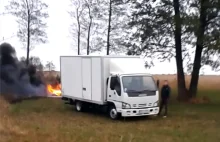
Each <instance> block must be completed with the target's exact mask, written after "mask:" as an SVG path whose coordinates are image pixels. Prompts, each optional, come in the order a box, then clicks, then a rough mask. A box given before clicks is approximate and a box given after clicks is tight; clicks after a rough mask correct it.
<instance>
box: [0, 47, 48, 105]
mask: <svg viewBox="0 0 220 142" xmlns="http://www.w3.org/2000/svg"><path fill="white" fill-rule="evenodd" d="M0 95H3V97H4V98H5V99H6V100H8V101H9V102H11V103H13V102H17V101H20V100H23V99H30V98H36V97H37V98H38V97H46V96H47V89H46V87H45V85H44V84H43V82H42V81H41V79H40V77H39V76H38V75H37V73H36V67H35V66H33V65H30V66H28V67H26V66H25V65H24V64H23V63H22V62H20V61H19V60H18V58H17V56H16V51H15V49H14V48H13V47H12V46H11V45H10V44H8V43H3V44H1V45H0Z"/></svg>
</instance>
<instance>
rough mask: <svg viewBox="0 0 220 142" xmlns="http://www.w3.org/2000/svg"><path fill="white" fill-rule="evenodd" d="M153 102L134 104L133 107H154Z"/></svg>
mask: <svg viewBox="0 0 220 142" xmlns="http://www.w3.org/2000/svg"><path fill="white" fill-rule="evenodd" d="M152 106H153V104H152V103H149V104H133V105H132V107H133V108H143V107H152Z"/></svg>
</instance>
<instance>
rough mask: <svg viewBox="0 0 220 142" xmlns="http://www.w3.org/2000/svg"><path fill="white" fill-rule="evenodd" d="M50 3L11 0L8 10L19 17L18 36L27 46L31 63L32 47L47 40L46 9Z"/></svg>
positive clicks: (36, 0)
mask: <svg viewBox="0 0 220 142" xmlns="http://www.w3.org/2000/svg"><path fill="white" fill-rule="evenodd" d="M47 8H48V5H47V4H45V3H43V2H42V1H41V0H20V1H16V0H11V1H10V2H9V5H8V6H6V10H7V11H8V12H9V13H10V14H12V15H14V16H15V17H16V18H17V23H18V27H19V30H18V32H17V36H18V37H19V39H20V41H21V42H22V43H23V45H24V46H26V50H27V57H26V58H27V60H26V64H27V65H28V64H29V54H30V50H31V48H33V47H34V45H36V44H39V43H45V42H46V41H47V34H46V31H45V29H46V28H47V24H46V22H45V20H46V18H48V12H47V11H46V10H47Z"/></svg>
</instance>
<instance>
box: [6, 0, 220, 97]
mask: <svg viewBox="0 0 220 142" xmlns="http://www.w3.org/2000/svg"><path fill="white" fill-rule="evenodd" d="M70 1H71V4H72V6H71V11H68V12H69V14H70V18H71V19H72V25H70V27H71V34H72V39H73V40H74V43H75V44H74V45H73V48H75V49H77V52H78V54H79V55H80V54H84V53H83V51H86V54H87V55H88V54H90V53H92V52H98V51H106V54H107V55H109V54H111V52H116V53H127V54H128V55H142V56H145V57H146V58H147V59H148V60H147V61H148V62H146V66H151V65H153V63H154V62H153V61H154V59H159V60H161V61H170V60H171V59H175V60H176V67H177V80H178V100H184V101H185V100H188V99H190V98H192V97H196V94H197V86H198V79H199V73H200V69H201V68H202V67H204V66H210V67H211V68H212V69H213V70H215V71H219V70H220V1H219V0H185V1H180V0H70ZM47 7H48V6H47V4H45V3H43V2H42V1H41V0H35V1H33V0H20V1H19V2H18V1H15V0H11V1H10V4H9V6H8V7H7V10H8V11H9V12H10V13H11V14H13V15H15V16H16V17H17V22H18V25H19V30H18V37H19V39H20V41H21V42H22V43H23V44H24V47H26V50H27V57H26V58H27V59H29V52H30V50H31V49H32V48H34V46H35V45H36V44H39V43H46V41H47V34H46V32H45V29H46V27H47V24H46V19H47V18H48V16H49V15H48V13H47ZM26 64H29V60H26ZM186 72H187V73H190V74H191V75H192V78H191V83H190V86H189V88H188V87H187V86H186V83H185V76H184V73H186Z"/></svg>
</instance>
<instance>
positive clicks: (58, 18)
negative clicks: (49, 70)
mask: <svg viewBox="0 0 220 142" xmlns="http://www.w3.org/2000/svg"><path fill="white" fill-rule="evenodd" d="M8 1H9V0H0V13H3V12H4V6H5V5H6V4H7V2H8ZM43 1H45V2H46V3H47V4H48V5H49V8H48V11H49V16H50V17H49V18H48V20H47V23H48V29H47V33H48V41H49V42H48V43H47V44H41V45H37V46H36V47H35V49H34V50H32V51H31V53H30V54H31V56H39V57H40V58H41V60H42V61H43V63H46V61H53V62H54V64H55V65H56V70H59V67H60V65H59V64H60V63H59V57H60V56H61V55H76V53H77V52H76V48H75V49H74V47H72V46H71V39H70V34H69V27H70V24H71V19H70V17H69V14H68V13H67V11H68V9H69V5H70V2H69V1H70V0H64V1H55V0H53V1H52V0H43ZM16 32H17V23H16V21H15V18H14V17H13V16H10V15H4V16H3V15H0V43H2V42H9V43H10V44H12V46H14V47H15V48H16V51H17V56H18V57H21V56H26V52H25V50H24V49H22V48H21V44H20V43H19V40H18V38H17V37H16ZM3 37H4V40H3ZM103 54H105V53H103ZM203 72H204V73H205V74H216V75H220V73H219V72H218V73H217V72H213V71H211V69H210V68H205V70H204V71H203ZM149 73H152V74H173V73H176V65H175V60H172V61H171V62H170V63H169V62H163V63H160V62H156V64H155V67H152V68H151V69H149Z"/></svg>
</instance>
